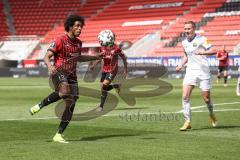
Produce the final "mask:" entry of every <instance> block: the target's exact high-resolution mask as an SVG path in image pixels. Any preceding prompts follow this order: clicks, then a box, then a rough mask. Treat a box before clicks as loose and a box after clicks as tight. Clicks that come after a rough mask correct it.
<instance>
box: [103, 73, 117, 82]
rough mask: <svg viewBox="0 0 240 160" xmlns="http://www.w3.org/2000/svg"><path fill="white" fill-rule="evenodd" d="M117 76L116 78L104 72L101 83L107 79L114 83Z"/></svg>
mask: <svg viewBox="0 0 240 160" xmlns="http://www.w3.org/2000/svg"><path fill="white" fill-rule="evenodd" d="M115 76H116V74H112V73H109V72H102V77H101V80H100V82H103V81H104V80H105V79H106V80H108V81H110V82H112V81H113V79H114V77H115Z"/></svg>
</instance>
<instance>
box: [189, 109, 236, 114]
mask: <svg viewBox="0 0 240 160" xmlns="http://www.w3.org/2000/svg"><path fill="white" fill-rule="evenodd" d="M228 111H240V108H239V109H236V108H235V109H234V108H229V109H215V110H214V112H228ZM192 112H196V113H198V112H199V113H201V112H209V111H192Z"/></svg>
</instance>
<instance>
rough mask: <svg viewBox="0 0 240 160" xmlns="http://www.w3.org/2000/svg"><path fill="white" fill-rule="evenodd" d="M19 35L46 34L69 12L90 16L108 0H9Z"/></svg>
mask: <svg viewBox="0 0 240 160" xmlns="http://www.w3.org/2000/svg"><path fill="white" fill-rule="evenodd" d="M9 3H10V5H11V12H12V15H13V19H14V26H15V29H16V34H17V35H40V36H42V35H45V34H46V33H47V31H49V30H52V29H53V28H54V26H56V25H58V24H60V23H62V21H63V19H65V18H66V17H67V15H68V14H70V13H73V12H79V13H80V14H81V15H82V16H84V17H89V16H90V15H91V14H93V13H96V12H97V9H101V8H102V7H103V6H104V5H106V4H108V3H109V1H108V0H88V1H87V3H86V4H81V1H79V0H68V1H66V0H48V1H46V0H41V1H39V0H31V1H30V0H21V1H19V0H9Z"/></svg>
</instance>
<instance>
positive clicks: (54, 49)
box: [48, 38, 62, 54]
mask: <svg viewBox="0 0 240 160" xmlns="http://www.w3.org/2000/svg"><path fill="white" fill-rule="evenodd" d="M61 48H62V43H61V39H59V38H57V39H55V40H54V41H53V42H52V43H51V44H50V45H49V47H48V51H52V52H53V53H55V54H56V53H58V52H59V51H60V50H61Z"/></svg>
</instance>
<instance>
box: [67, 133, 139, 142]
mask: <svg viewBox="0 0 240 160" xmlns="http://www.w3.org/2000/svg"><path fill="white" fill-rule="evenodd" d="M132 136H139V135H138V134H112V135H104V136H92V137H83V138H81V139H79V140H69V141H96V140H100V139H106V138H115V137H132Z"/></svg>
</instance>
